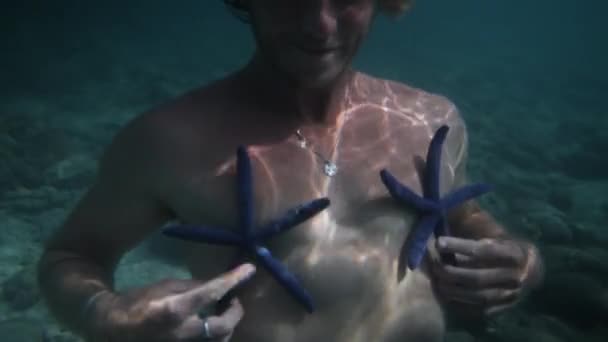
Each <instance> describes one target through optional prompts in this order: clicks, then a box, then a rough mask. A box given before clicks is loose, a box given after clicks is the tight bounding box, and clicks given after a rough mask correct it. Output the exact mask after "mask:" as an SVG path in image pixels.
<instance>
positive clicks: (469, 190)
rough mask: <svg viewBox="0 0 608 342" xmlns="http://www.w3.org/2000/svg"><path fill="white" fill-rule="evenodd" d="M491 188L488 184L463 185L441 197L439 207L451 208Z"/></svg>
mask: <svg viewBox="0 0 608 342" xmlns="http://www.w3.org/2000/svg"><path fill="white" fill-rule="evenodd" d="M491 190H492V187H491V186H490V185H488V184H472V185H467V186H464V187H462V188H459V189H456V190H455V191H453V192H451V193H449V194H448V195H446V196H445V197H443V198H442V199H441V207H442V208H443V209H444V210H449V209H452V208H454V207H456V206H459V205H461V204H462V203H464V202H466V201H468V200H471V199H473V198H475V197H478V196H481V195H483V194H485V193H487V192H489V191H491Z"/></svg>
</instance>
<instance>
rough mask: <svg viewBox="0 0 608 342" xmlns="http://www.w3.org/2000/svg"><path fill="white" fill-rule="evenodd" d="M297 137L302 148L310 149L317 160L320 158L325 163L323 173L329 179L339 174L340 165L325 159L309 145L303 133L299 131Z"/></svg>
mask: <svg viewBox="0 0 608 342" xmlns="http://www.w3.org/2000/svg"><path fill="white" fill-rule="evenodd" d="M296 137H297V138H298V142H299V145H300V148H304V149H308V150H310V151H312V153H314V155H315V156H317V158H319V159H320V160H321V161H322V162H323V173H324V174H325V175H326V176H328V177H333V176H335V175H336V174H337V173H338V165H336V163H334V162H332V161H331V160H329V159H327V158H325V157H324V156H323V155H322V154H321V153H319V151H317V150H315V149H314V148H313V147H312V146H310V145H309V143H308V140H307V139H306V138H305V137H304V135H303V134H302V132H301V131H300V130H299V129H298V130H297V131H296Z"/></svg>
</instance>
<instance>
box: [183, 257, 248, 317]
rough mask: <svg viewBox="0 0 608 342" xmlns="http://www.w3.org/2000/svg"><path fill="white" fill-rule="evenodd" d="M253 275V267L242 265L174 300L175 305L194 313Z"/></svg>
mask: <svg viewBox="0 0 608 342" xmlns="http://www.w3.org/2000/svg"><path fill="white" fill-rule="evenodd" d="M254 274H255V266H253V265H252V264H248V263H247V264H243V265H241V266H239V267H237V268H235V269H233V270H232V271H229V272H227V273H224V274H223V275H221V276H219V277H217V278H214V279H212V280H210V281H208V282H206V283H204V284H202V285H201V286H198V287H195V288H193V289H191V290H189V291H187V292H185V293H183V294H181V295H180V296H179V297H178V298H176V303H175V304H176V305H177V306H178V307H182V308H185V310H187V312H189V313H196V312H198V311H200V310H201V309H204V308H205V307H206V306H209V305H210V304H215V302H217V301H219V300H220V299H222V297H223V296H224V295H225V294H226V293H228V291H230V290H232V289H233V288H235V287H236V286H238V285H240V284H242V283H243V282H245V281H247V280H249V279H251V277H253V275H254Z"/></svg>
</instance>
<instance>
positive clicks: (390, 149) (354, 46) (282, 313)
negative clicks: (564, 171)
mask: <svg viewBox="0 0 608 342" xmlns="http://www.w3.org/2000/svg"><path fill="white" fill-rule="evenodd" d="M227 3H228V4H229V5H231V6H234V7H233V8H234V9H235V10H240V11H244V12H242V13H244V14H245V15H246V16H247V18H248V19H249V20H250V23H251V27H252V30H253V32H254V34H255V38H256V42H257V50H256V52H255V54H254V56H253V57H252V58H251V61H250V62H249V63H248V64H247V65H246V66H245V67H244V68H243V69H241V70H238V71H237V72H235V73H234V74H232V75H230V76H228V77H226V78H225V79H222V80H219V81H217V82H214V83H212V84H210V85H207V86H204V87H202V88H200V89H196V90H193V91H191V92H189V93H187V94H185V95H183V96H181V97H179V98H177V99H175V100H173V101H171V102H169V103H167V104H164V105H162V106H160V107H159V108H155V109H153V110H151V111H149V112H147V113H144V114H142V115H140V116H138V117H137V118H136V119H134V120H133V121H132V122H130V123H129V124H128V125H127V127H126V128H124V129H123V130H122V131H121V132H120V133H119V134H118V135H117V136H116V138H115V139H114V141H113V142H112V144H111V145H110V146H109V147H108V149H107V151H106V153H105V154H104V156H103V158H102V160H101V162H100V168H99V174H98V179H97V180H96V182H95V184H94V185H93V186H92V188H91V189H90V191H89V192H88V193H87V194H86V195H85V196H84V198H83V199H82V200H81V201H80V202H79V204H78V205H77V207H76V208H75V209H74V211H73V212H72V213H71V215H70V216H69V218H68V219H67V221H66V223H65V224H64V226H63V227H62V229H61V230H60V231H59V232H58V233H57V234H56V235H55V236H54V237H53V238H52V239H51V240H50V242H49V243H48V246H47V249H46V252H45V255H44V256H43V258H42V260H41V262H40V271H39V272H40V274H39V278H40V283H41V287H42V289H43V292H44V295H45V298H46V299H47V301H48V303H49V307H50V309H51V310H52V312H54V314H55V315H56V316H57V317H58V318H59V319H60V320H61V321H62V322H64V323H65V324H66V325H68V326H69V327H71V328H72V329H74V330H75V331H78V332H80V333H81V334H82V335H84V336H87V338H88V339H89V340H91V341H195V340H213V341H227V340H229V339H230V340H232V341H260V342H274V341H337V342H342V341H348V342H357V341H378V342H388V341H441V340H442V337H443V333H444V331H445V320H444V314H443V311H442V308H443V306H442V305H441V304H442V303H445V304H446V306H445V307H446V308H447V307H451V305H455V306H456V307H459V308H464V309H465V310H467V311H470V312H481V313H485V314H492V313H496V312H499V311H501V310H502V309H504V308H506V307H508V306H510V305H512V304H513V303H515V302H516V301H517V300H518V299H519V298H520V297H521V294H522V293H523V292H524V291H525V290H527V289H528V288H530V287H531V286H532V285H533V284H536V283H538V280H539V279H540V274H541V271H540V270H541V262H540V259H539V258H538V257H537V253H536V251H535V249H534V248H533V247H532V246H531V245H529V244H527V243H524V242H522V241H518V240H515V239H511V238H509V236H508V235H507V233H506V232H505V230H503V229H502V228H501V227H500V226H499V225H498V224H497V223H496V222H495V221H494V220H493V219H492V218H491V216H490V215H489V214H487V213H486V212H483V211H481V210H480V209H479V207H478V206H477V205H475V204H474V203H473V202H468V204H466V205H463V206H462V207H460V208H458V209H456V210H455V211H454V212H453V213H451V216H450V218H451V222H450V224H451V229H452V233H453V235H454V236H455V237H452V238H442V239H439V240H438V241H436V244H433V243H431V244H429V246H430V247H431V248H430V252H429V253H428V254H427V258H426V259H425V260H424V261H423V264H422V266H421V267H420V268H418V269H416V270H413V271H408V272H407V273H406V274H405V275H404V276H403V277H400V276H399V275H398V269H399V265H398V264H399V253H400V248H401V245H402V243H403V241H404V240H405V239H406V237H407V236H408V233H409V232H410V230H411V227H412V225H413V223H415V216H414V213H412V212H404V209H403V208H402V207H400V206H397V205H395V203H394V201H392V200H391V198H390V196H389V195H388V193H387V191H386V189H385V188H384V187H383V185H382V183H381V181H380V178H379V171H380V170H381V169H384V168H386V169H388V170H390V172H391V173H392V174H393V175H395V176H396V177H397V178H398V179H399V180H400V181H402V182H404V183H405V184H406V185H408V186H409V187H411V188H412V189H415V190H416V191H420V182H419V178H418V173H417V169H416V167H415V165H414V164H415V163H414V162H413V160H414V159H415V158H416V157H417V156H424V154H425V151H426V149H427V147H428V144H429V141H430V138H431V136H432V134H433V133H434V132H435V131H436V129H437V128H438V127H439V126H441V125H448V126H449V127H450V131H449V135H448V137H447V140H446V143H445V147H444V152H443V163H442V170H441V176H442V179H441V182H442V183H441V184H442V188H443V189H442V191H443V192H447V191H449V190H450V189H453V188H455V187H457V186H460V185H462V184H463V183H464V182H465V172H464V169H465V162H466V155H467V150H466V148H467V146H466V143H467V140H466V139H467V138H466V130H465V126H464V123H463V122H462V119H461V117H460V116H459V114H458V112H457V110H456V109H455V107H454V105H453V104H452V103H450V102H449V101H448V100H447V99H445V98H443V97H440V96H437V95H433V94H430V93H426V92H424V91H422V90H419V89H414V88H412V87H409V86H406V85H403V84H400V83H397V82H393V81H387V80H380V79H376V78H373V77H371V76H369V75H365V74H363V73H360V72H357V71H355V70H352V68H351V67H350V63H351V60H352V58H353V56H354V55H355V53H356V51H357V50H358V48H359V46H360V44H361V42H362V41H363V39H364V37H365V35H366V33H367V32H368V29H369V27H370V24H371V23H372V21H373V17H374V15H375V12H376V11H377V10H380V9H383V10H386V11H391V12H392V13H393V14H395V13H396V12H398V11H401V10H403V9H405V8H406V7H407V5H409V3H408V1H405V0H380V1H375V0H297V1H283V0H243V1H227ZM379 7H380V8H379ZM241 145H243V146H247V148H248V152H249V155H250V157H251V162H252V168H253V177H254V193H255V208H256V216H255V220H256V222H258V223H261V222H267V221H268V220H270V219H273V218H276V217H277V216H278V215H280V214H281V213H283V212H284V211H285V210H287V209H289V208H292V207H294V206H295V205H298V204H301V203H304V202H306V201H308V200H311V199H314V198H318V197H329V199H330V200H331V205H330V207H329V208H327V209H326V210H324V211H323V212H321V213H320V214H318V215H317V216H315V217H314V218H312V219H310V220H308V221H306V222H304V223H302V224H301V225H300V226H298V227H297V228H295V229H293V230H291V231H289V232H288V233H285V234H284V235H282V236H280V237H277V238H275V239H273V240H272V241H270V242H269V248H270V249H271V250H272V251H273V253H274V255H275V257H277V258H278V259H280V260H281V261H282V262H283V263H284V264H286V265H287V267H288V268H289V270H290V272H292V273H293V274H294V275H295V276H296V277H297V278H298V279H299V280H300V281H301V282H302V284H303V286H304V287H305V288H306V289H307V290H308V291H309V292H310V293H311V295H312V296H313V298H314V299H315V301H316V304H317V309H316V311H315V312H314V313H313V314H308V313H307V312H306V311H305V310H303V309H302V308H301V307H300V306H299V304H298V303H297V302H295V301H294V300H293V299H292V298H291V297H289V295H288V294H287V292H286V291H285V290H284V288H282V287H281V286H280V285H279V284H278V283H277V282H276V281H275V280H274V279H273V278H272V277H271V276H270V275H269V274H268V273H266V272H265V271H262V270H260V269H259V268H258V271H257V273H256V275H255V276H254V277H252V275H253V273H254V271H255V268H254V266H253V265H252V264H243V265H241V266H240V267H237V268H236V269H234V270H233V271H230V272H228V273H224V271H225V270H226V268H227V267H228V266H229V265H230V264H231V262H232V261H233V260H234V259H233V258H234V256H235V253H236V252H235V250H234V249H232V248H227V247H221V246H209V245H201V244H195V243H188V242H184V245H183V247H184V248H183V249H182V251H183V261H184V263H185V264H186V265H188V267H189V269H190V271H191V272H192V275H193V279H192V280H167V281H163V282H160V283H157V284H150V285H149V286H147V287H144V288H140V289H135V290H131V291H128V292H126V293H118V292H116V291H113V288H112V274H113V271H114V268H115V266H116V264H117V262H118V261H119V259H120V258H121V256H122V255H123V254H124V253H125V252H127V251H128V250H129V249H131V248H132V247H133V246H135V245H136V244H138V243H139V242H140V241H141V240H142V239H143V238H144V237H146V236H148V235H149V234H151V233H152V232H153V231H155V230H156V229H158V227H159V226H161V225H162V224H163V223H166V222H167V221H169V220H178V221H181V222H185V223H192V224H213V225H217V226H226V227H230V226H234V225H235V223H236V221H237V216H238V214H237V208H236V199H235V198H234V193H235V172H236V171H235V167H234V164H235V151H236V149H237V146H241ZM435 245H436V248H435ZM437 252H452V253H455V255H456V257H457V263H456V266H452V265H447V264H443V263H441V261H440V260H438V258H436V257H433V256H434V255H437ZM245 282H246V283H245ZM239 285H243V286H239ZM236 286H239V291H237V296H236V297H235V298H234V299H232V300H231V301H230V302H229V303H228V305H227V306H228V307H227V308H226V309H225V310H223V311H218V312H215V311H213V308H214V307H215V305H216V303H217V302H218V300H219V299H221V298H222V297H223V296H224V295H225V294H226V293H227V292H228V291H229V290H231V289H232V288H234V287H236ZM201 311H203V312H205V313H204V314H200V312H201ZM244 312H246V315H243V313H244Z"/></svg>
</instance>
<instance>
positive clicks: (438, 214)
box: [380, 125, 490, 270]
mask: <svg viewBox="0 0 608 342" xmlns="http://www.w3.org/2000/svg"><path fill="white" fill-rule="evenodd" d="M448 130H449V128H448V126H445V125H444V126H441V127H440V128H439V129H438V130H437V131H436V132H435V135H434V136H433V138H432V139H431V143H430V145H429V148H428V151H427V156H426V163H425V168H424V172H423V175H422V192H423V194H422V196H420V195H418V194H417V193H415V192H414V191H413V190H411V189H409V188H408V187H406V186H405V185H403V184H401V183H400V182H399V181H398V180H397V179H396V178H395V177H394V176H393V175H392V174H391V173H390V172H388V171H387V170H386V169H383V170H381V171H380V178H381V179H382V182H383V183H384V185H385V186H386V188H387V189H388V191H389V193H390V195H391V196H392V197H393V198H394V199H395V200H396V201H397V202H398V203H399V204H402V205H404V206H406V207H409V208H413V209H414V210H415V211H416V213H417V214H418V217H419V219H418V222H417V224H416V226H415V227H414V230H413V232H412V234H413V236H412V237H411V238H410V239H409V241H408V242H406V243H404V246H403V247H402V251H404V252H403V253H402V256H403V257H406V258H407V265H408V267H409V269H412V270H413V269H416V268H417V267H418V266H419V265H420V262H421V261H422V258H423V256H424V254H425V252H426V247H427V242H428V240H429V238H430V237H431V234H433V233H435V236H436V237H439V236H442V235H449V234H450V232H449V228H448V223H447V218H446V215H447V212H448V211H449V210H450V209H453V208H455V207H457V206H459V205H461V204H463V203H464V202H466V201H468V200H470V199H473V198H475V197H478V196H480V195H482V194H484V193H486V192H488V191H490V186H489V185H487V184H472V185H467V186H464V187H461V188H458V189H456V190H454V191H452V192H451V193H449V194H447V195H446V196H444V197H443V198H442V197H440V169H441V149H442V146H443V142H444V141H445V138H446V136H447V133H448ZM442 259H443V260H444V261H445V262H448V263H451V264H455V257H454V255H442Z"/></svg>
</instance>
